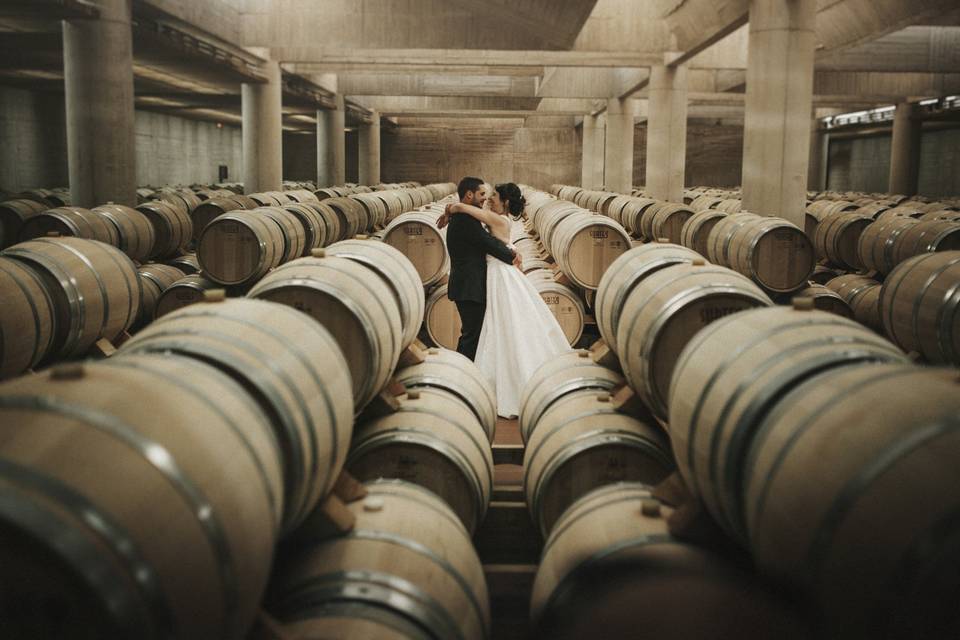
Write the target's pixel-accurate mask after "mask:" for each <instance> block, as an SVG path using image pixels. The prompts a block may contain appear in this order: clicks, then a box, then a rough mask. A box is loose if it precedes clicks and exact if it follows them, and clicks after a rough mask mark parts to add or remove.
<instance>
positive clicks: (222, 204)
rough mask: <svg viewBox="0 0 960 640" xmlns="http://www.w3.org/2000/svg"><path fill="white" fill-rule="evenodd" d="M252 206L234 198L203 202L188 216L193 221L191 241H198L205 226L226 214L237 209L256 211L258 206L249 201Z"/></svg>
mask: <svg viewBox="0 0 960 640" xmlns="http://www.w3.org/2000/svg"><path fill="white" fill-rule="evenodd" d="M251 202H252V204H253V206H251V207H248V206H245V204H244V203H243V202H242V201H241V200H240V199H239V198H237V197H235V196H221V197H217V198H210V199H209V200H205V201H204V202H202V203H201V204H200V206H198V207H197V208H196V209H194V210H193V213H191V214H190V217H191V219H192V220H193V239H194V240H200V234H201V233H203V230H204V229H206V228H207V225H208V224H210V223H211V222H213V221H214V220H216V219H217V218H219V217H220V216H222V215H223V214H225V213H227V212H228V211H235V210H237V209H256V208H257V207H258V206H260V205H258V204H257V203H256V202H253V201H252V200H251Z"/></svg>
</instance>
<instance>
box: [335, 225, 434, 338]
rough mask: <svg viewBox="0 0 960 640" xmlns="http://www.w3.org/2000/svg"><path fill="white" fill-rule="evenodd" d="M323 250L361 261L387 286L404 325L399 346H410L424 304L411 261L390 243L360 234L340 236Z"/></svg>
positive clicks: (420, 285)
mask: <svg viewBox="0 0 960 640" xmlns="http://www.w3.org/2000/svg"><path fill="white" fill-rule="evenodd" d="M326 253H327V255H331V256H338V257H340V258H346V259H348V260H353V261H354V262H357V263H359V264H362V265H363V266H365V267H366V268H368V269H370V270H371V271H373V272H374V273H376V274H377V275H378V276H380V279H381V280H383V282H384V283H385V284H386V285H387V286H389V287H390V291H391V293H392V294H393V299H394V301H395V302H396V304H397V307H398V308H399V309H400V320H401V323H402V325H403V336H402V340H401V342H400V348H401V349H406V348H407V347H408V346H410V345H411V344H412V343H413V341H414V340H416V338H417V333H419V332H420V326H421V325H422V324H423V313H424V307H425V305H426V301H425V300H424V294H423V285H422V284H421V283H420V274H418V273H417V270H416V268H415V267H414V266H413V263H411V262H410V261H409V260H408V259H407V258H406V256H404V255H403V254H402V253H400V252H399V251H398V250H396V249H394V248H393V247H392V246H390V245H388V244H386V243H383V242H379V241H377V240H368V239H366V238H364V237H359V236H358V239H356V240H341V241H340V242H337V243H335V244H332V245H330V246H329V247H327V249H326Z"/></svg>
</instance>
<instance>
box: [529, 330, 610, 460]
mask: <svg viewBox="0 0 960 640" xmlns="http://www.w3.org/2000/svg"><path fill="white" fill-rule="evenodd" d="M623 384H624V380H623V376H621V375H620V374H619V373H617V372H616V371H613V370H611V369H608V368H606V367H604V366H601V365H599V364H597V363H595V362H594V361H593V359H592V358H591V357H590V352H589V351H587V350H586V349H577V350H576V351H570V352H568V353H564V354H563V355H559V356H557V357H555V358H551V359H550V360H548V361H547V362H545V363H543V364H542V365H540V367H539V368H538V369H537V370H536V371H534V373H533V375H532V376H531V377H530V380H528V381H527V383H526V385H524V387H523V391H521V393H520V411H519V420H518V422H519V426H520V437H521V438H523V441H524V442H527V441H528V440H529V439H530V434H531V433H533V429H534V427H535V426H536V425H537V423H538V422H539V420H540V416H542V415H543V412H544V411H546V410H547V409H549V408H550V406H551V405H552V404H553V403H554V402H556V401H557V400H559V399H560V398H562V397H563V396H565V395H567V394H570V393H573V392H575V391H583V390H590V389H592V390H594V391H596V392H597V393H600V392H604V391H608V392H612V391H614V390H615V389H617V388H619V387H621V386H623Z"/></svg>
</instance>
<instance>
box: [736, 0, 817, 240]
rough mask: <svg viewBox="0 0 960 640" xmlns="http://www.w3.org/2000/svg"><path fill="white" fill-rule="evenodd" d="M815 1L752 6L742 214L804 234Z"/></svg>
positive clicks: (763, 0)
mask: <svg viewBox="0 0 960 640" xmlns="http://www.w3.org/2000/svg"><path fill="white" fill-rule="evenodd" d="M816 8H817V3H816V0H751V2H750V44H749V49H748V53H747V97H746V113H745V118H744V144H743V208H744V209H745V210H747V211H752V212H754V213H758V214H761V215H768V216H780V217H782V218H786V219H787V220H789V221H791V222H793V223H794V224H796V225H797V226H799V227H800V228H801V229H802V228H803V223H804V206H805V203H806V191H807V168H808V167H807V165H808V161H809V157H810V156H809V151H810V113H811V112H812V109H813V52H814V46H815V44H816V39H815V34H814V24H815V14H816Z"/></svg>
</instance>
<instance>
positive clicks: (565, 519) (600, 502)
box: [540, 482, 653, 563]
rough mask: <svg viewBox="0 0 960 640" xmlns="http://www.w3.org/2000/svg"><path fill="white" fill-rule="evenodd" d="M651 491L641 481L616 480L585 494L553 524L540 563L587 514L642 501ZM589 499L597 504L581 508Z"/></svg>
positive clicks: (648, 496) (650, 495) (541, 553)
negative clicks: (641, 490) (620, 492)
mask: <svg viewBox="0 0 960 640" xmlns="http://www.w3.org/2000/svg"><path fill="white" fill-rule="evenodd" d="M641 486H642V487H644V489H643V493H642V494H641V493H639V492H637V491H636V490H637V489H639V488H640V487H641ZM629 490H634V492H633V493H628V494H626V495H617V496H614V497H612V498H609V499H603V498H604V497H605V496H608V495H609V494H611V493H617V492H618V491H629ZM652 495H653V494H652V493H651V492H650V487H648V486H647V485H643V484H642V483H639V482H616V483H614V484H608V485H604V486H602V487H600V488H599V489H594V490H593V491H591V492H589V493H587V494H586V495H584V496H581V497H580V498H578V499H577V500H576V501H574V502H573V503H571V504H570V506H569V507H567V508H566V509H565V510H564V512H563V516H561V517H560V518H559V519H558V520H557V521H556V522H555V523H554V525H553V530H551V531H550V536H549V537H548V538H547V541H546V542H545V543H544V545H543V550H542V551H541V552H540V563H542V562H543V559H544V558H545V557H546V555H547V552H548V551H549V550H550V549H551V548H553V545H554V543H555V542H556V541H557V540H558V539H559V538H560V536H562V535H563V534H564V533H565V532H566V531H567V530H568V529H570V528H571V527H572V526H573V525H575V524H576V523H577V522H580V521H582V520H583V518H585V517H586V516H588V515H590V514H591V513H596V512H597V511H599V510H600V509H603V508H605V507H609V506H611V505H615V504H621V503H624V502H634V501H636V502H642V501H643V500H646V499H649V498H651V497H652ZM587 500H590V501H591V503H592V502H593V501H596V504H591V505H590V506H589V507H587V508H586V509H580V507H581V505H583V504H584V503H585V502H586V501H587Z"/></svg>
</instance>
